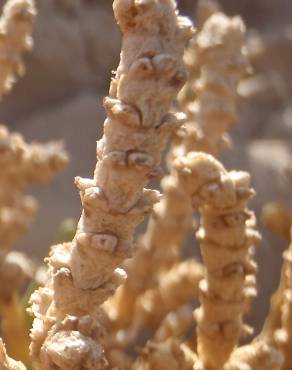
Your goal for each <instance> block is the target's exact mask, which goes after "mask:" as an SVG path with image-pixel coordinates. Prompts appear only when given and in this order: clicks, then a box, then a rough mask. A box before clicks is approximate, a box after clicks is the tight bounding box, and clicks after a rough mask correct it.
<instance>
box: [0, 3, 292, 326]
mask: <svg viewBox="0 0 292 370" xmlns="http://www.w3.org/2000/svg"><path fill="white" fill-rule="evenodd" d="M219 2H220V4H221V5H222V7H223V9H224V11H225V12H226V13H227V14H229V15H237V14H239V15H241V16H242V18H243V19H244V21H245V22H246V25H247V27H248V49H249V52H250V57H251V63H252V66H253V76H252V77H250V78H248V79H247V80H246V81H244V83H243V84H242V86H241V88H240V94H241V99H240V101H239V109H240V122H238V124H237V125H236V126H235V127H234V130H233V131H232V133H231V134H232V138H233V143H234V148H233V149H232V150H231V151H229V152H226V153H224V154H223V156H222V159H223V162H224V164H225V165H226V166H227V168H228V169H233V168H234V169H242V170H248V171H249V172H250V173H251V176H252V183H253V186H254V188H255V189H256V191H257V197H256V199H255V200H254V201H253V205H252V206H253V209H254V210H255V211H256V213H257V215H258V216H260V213H261V209H262V206H263V205H264V204H265V203H266V202H268V201H275V200H276V201H281V202H283V204H285V205H287V206H288V207H289V206H290V209H291V210H292V186H291V183H289V180H288V178H287V176H286V174H285V170H286V168H287V167H288V166H289V165H290V166H291V163H292V161H291V148H292V147H291V143H292V73H291V66H292V1H291V0H278V1H275V0H241V1H234V0H222V1H219ZM3 3H4V1H3V0H0V5H1V6H3ZM36 3H37V8H38V16H37V20H36V24H35V29H34V49H33V52H32V53H31V54H30V55H27V56H26V58H25V62H26V67H27V72H26V75H25V76H24V78H22V79H20V80H19V82H18V83H17V84H16V86H15V88H14V89H13V91H12V93H11V94H10V95H9V96H7V97H5V98H4V99H3V101H2V102H1V105H0V120H1V122H2V123H4V124H6V125H7V126H8V127H9V129H10V130H11V131H19V132H21V133H22V134H23V135H24V137H25V139H26V140H27V141H33V140H39V141H49V140H62V141H64V143H65V146H66V148H67V150H68V152H69V154H70V163H69V165H68V166H67V167H66V169H65V170H64V171H63V172H62V173H61V174H60V175H58V176H57V177H56V179H55V180H54V181H53V183H52V184H50V185H49V186H46V187H36V188H35V189H32V190H31V193H32V194H34V195H35V196H36V198H37V199H38V200H39V204H40V209H39V212H38V217H37V219H36V222H35V223H34V225H33V227H32V228H31V230H30V232H29V233H28V234H27V236H26V237H25V238H23V239H22V240H21V242H19V243H18V245H17V247H18V248H19V249H22V250H25V251H26V252H27V253H28V254H29V255H31V256H33V258H35V259H36V260H41V259H42V258H43V257H44V256H45V255H47V253H48V250H49V247H50V245H51V244H52V243H54V241H55V240H56V238H57V234H58V227H59V225H60V223H61V221H62V220H64V218H67V217H75V218H76V219H78V217H79V215H80V201H79V196H78V191H77V189H76V188H75V186H74V183H73V179H74V177H75V176H76V175H79V176H83V177H91V176H92V172H93V169H94V165H95V141H96V140H98V138H100V136H101V134H102V126H103V121H104V118H105V114H104V110H103V108H102V98H103V97H104V96H105V95H106V94H107V91H108V85H109V80H110V77H111V71H112V70H114V69H115V68H116V66H117V64H118V60H119V51H120V32H119V29H118V27H117V25H116V23H115V21H114V18H113V14H112V8H111V6H112V1H110V0H36ZM178 4H179V8H180V10H181V12H182V13H183V14H188V15H189V16H190V17H191V18H193V19H194V21H195V9H196V1H192V0H181V1H178ZM289 22H291V23H289ZM259 228H260V230H261V232H262V233H263V242H262V243H261V245H260V248H259V251H258V263H259V284H258V285H259V292H260V294H259V297H258V298H257V300H256V302H255V308H254V312H253V314H252V318H251V320H252V322H253V323H256V325H257V327H259V325H260V323H261V322H262V321H263V317H264V316H265V315H266V311H267V309H268V302H269V297H270V295H271V293H272V292H273V290H274V289H275V288H276V286H277V283H278V280H279V269H280V265H281V261H282V260H281V254H282V252H283V250H284V248H286V247H287V244H288V242H287V240H285V239H284V238H283V239H282V238H280V237H277V236H275V235H273V234H272V233H271V232H269V231H267V230H266V229H264V227H263V225H262V224H261V223H260V222H259Z"/></svg>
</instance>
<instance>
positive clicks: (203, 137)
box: [181, 12, 249, 155]
mask: <svg viewBox="0 0 292 370" xmlns="http://www.w3.org/2000/svg"><path fill="white" fill-rule="evenodd" d="M245 34H246V30H245V25H244V23H243V21H242V19H241V18H240V17H232V18H230V17H227V16H226V15H224V14H223V13H220V12H217V13H214V14H213V15H211V16H210V17H209V18H208V19H207V20H206V22H205V23H204V25H203V27H202V29H201V31H200V32H199V33H198V35H197V36H196V39H195V41H194V42H193V43H192V44H191V46H190V49H189V50H188V53H187V57H186V59H187V66H188V70H189V69H192V68H193V67H192V66H193V65H195V66H196V65H197V64H199V65H200V67H201V68H200V77H199V79H198V80H197V73H196V74H195V75H194V79H193V80H191V79H190V80H189V82H188V84H187V87H186V89H187V93H185V95H184V96H183V97H182V100H181V103H182V106H183V109H184V111H185V112H186V113H187V123H186V130H185V132H183V131H182V135H185V136H186V138H185V151H186V152H189V151H191V150H197V151H205V152H207V153H210V154H212V155H218V152H219V151H220V150H222V149H224V148H226V147H229V146H230V142H229V138H228V137H227V135H226V132H227V131H228V129H229V128H230V127H231V126H232V125H233V124H234V123H235V122H236V121H237V87H238V84H239V82H240V80H241V79H242V78H243V76H245V75H246V74H247V71H248V69H249V63H248V58H247V53H246V47H245ZM189 97H190V98H191V97H196V100H195V101H194V100H190V99H189Z"/></svg>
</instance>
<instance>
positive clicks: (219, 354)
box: [175, 152, 259, 370]
mask: <svg viewBox="0 0 292 370" xmlns="http://www.w3.org/2000/svg"><path fill="white" fill-rule="evenodd" d="M175 167H176V169H177V174H178V175H177V176H178V177H179V179H180V186H181V189H184V191H185V192H186V193H188V194H189V195H190V196H191V198H192V202H193V204H194V206H195V207H197V208H199V212H200V215H201V228H200V230H199V231H198V233H197V236H198V238H199V240H200V241H201V250H202V256H203V260H204V263H205V266H206V275H205V279H204V280H202V281H201V284H200V301H201V307H200V308H199V309H198V310H197V311H196V319H197V323H198V327H197V334H198V338H197V341H198V355H199V358H200V361H201V363H202V366H203V368H204V369H208V370H213V369H216V370H219V369H222V368H223V365H224V364H225V363H226V361H227V360H228V358H229V356H230V354H231V352H232V351H233V349H234V348H235V346H236V345H237V343H238V339H239V337H240V336H241V335H242V334H243V331H244V330H245V329H244V326H243V323H242V315H243V314H244V312H245V311H246V309H247V305H248V302H249V295H250V294H252V295H255V293H256V292H255V291H254V290H253V289H252V290H251V289H250V288H249V287H248V285H247V278H248V277H249V275H253V274H254V273H255V269H256V265H255V263H254V262H253V245H254V243H256V242H257V241H258V240H259V234H258V233H257V232H256V231H255V230H254V227H255V218H254V215H253V214H252V213H251V212H250V211H248V210H247V209H246V202H247V200H248V199H249V198H250V197H251V196H252V195H253V194H254V193H253V190H252V189H250V188H249V182H250V179H249V174H248V173H245V172H235V171H231V172H227V171H226V170H225V169H224V167H223V166H222V165H221V164H220V162H218V161H216V160H215V159H214V158H213V157H212V156H210V155H208V154H205V153H194V152H192V153H189V154H188V155H187V156H185V157H182V158H181V159H178V160H177V161H176V164H175Z"/></svg>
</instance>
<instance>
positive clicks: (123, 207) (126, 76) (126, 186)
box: [31, 0, 191, 370]
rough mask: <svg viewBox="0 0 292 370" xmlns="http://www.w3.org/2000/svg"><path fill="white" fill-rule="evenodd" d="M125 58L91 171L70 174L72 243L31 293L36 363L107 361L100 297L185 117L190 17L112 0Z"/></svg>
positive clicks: (142, 0) (162, 5) (153, 198)
mask: <svg viewBox="0 0 292 370" xmlns="http://www.w3.org/2000/svg"><path fill="white" fill-rule="evenodd" d="M113 7H114V12H115V16H116V19H117V21H118V23H119V25H120V27H121V30H122V33H123V46H122V53H121V62H120V65H119V67H118V70H117V72H116V75H115V78H114V79H113V80H112V83H111V87H110V96H109V97H108V98H106V99H105V100H104V105H105V108H106V111H107V115H108V118H107V119H106V121H105V125H104V136H103V138H102V139H101V140H100V141H99V142H98V144H97V165H96V169H95V172H94V179H82V178H79V177H78V178H76V184H77V186H78V188H79V190H80V196H81V201H82V206H83V213H82V216H81V219H80V221H79V224H78V228H77V232H76V235H75V237H74V239H73V241H72V242H70V243H65V244H62V245H57V246H55V247H53V249H52V252H51V256H50V258H49V265H50V273H51V278H50V281H49V282H48V284H47V286H46V287H45V288H43V289H40V290H39V291H37V292H36V293H34V294H33V296H32V299H31V301H32V311H33V312H34V315H35V317H36V318H35V320H34V326H33V329H32V335H31V337H32V345H31V352H32V355H33V358H34V359H35V361H36V363H37V367H38V369H41V370H47V369H54V370H56V369H62V370H69V369H80V368H81V367H82V369H95V370H97V369H105V368H106V367H107V360H106V358H105V356H104V353H103V348H102V342H103V341H102V335H103V333H104V331H103V329H102V327H101V325H100V321H99V315H100V305H101V304H102V303H103V302H104V301H105V300H106V299H108V297H110V296H111V295H112V294H113V292H114V291H115V289H116V288H117V287H118V286H119V285H120V284H121V283H122V282H123V281H124V280H125V273H124V272H123V270H121V269H119V268H118V267H119V266H121V265H122V263H123V261H124V260H125V259H126V258H129V257H130V256H131V255H132V252H133V237H134V231H135V229H136V227H137V225H139V224H140V223H141V222H142V220H143V218H144V217H145V215H146V214H147V213H149V212H150V211H151V209H152V206H153V204H154V203H155V202H157V201H158V199H159V194H158V193H157V192H156V191H152V190H148V189H144V186H145V185H146V184H147V183H148V182H149V180H150V179H151V178H153V177H155V176H156V175H157V173H158V172H159V171H158V166H159V162H160V157H161V151H162V150H163V148H164V145H165V143H166V141H167V138H168V136H169V134H170V132H171V131H173V130H175V129H176V128H177V127H178V126H179V125H180V124H181V120H180V119H179V118H178V117H177V116H176V115H174V114H171V113H170V108H171V106H172V102H173V100H174V98H175V96H176V94H177V92H178V91H179V89H180V88H181V86H182V84H183V83H184V81H185V78H186V76H185V72H184V71H183V69H182V67H183V63H182V56H183V51H184V46H185V43H186V41H187V40H188V39H189V37H190V35H191V24H190V22H189V21H187V20H186V19H185V18H182V17H178V16H177V14H176V4H175V2H174V1H172V0H135V1H134V0H115V1H114V3H113Z"/></svg>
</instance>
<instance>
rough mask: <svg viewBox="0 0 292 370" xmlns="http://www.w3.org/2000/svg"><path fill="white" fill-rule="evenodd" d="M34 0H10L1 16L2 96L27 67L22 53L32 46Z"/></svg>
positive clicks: (0, 93)
mask: <svg viewBox="0 0 292 370" xmlns="http://www.w3.org/2000/svg"><path fill="white" fill-rule="evenodd" d="M35 15H36V10H35V5H34V0H8V1H7V2H6V4H5V5H4V8H3V14H2V16H1V18H0V53H1V57H0V97H2V96H3V95H5V94H7V93H8V92H9V91H10V90H11V88H12V87H13V85H14V83H15V82H16V79H17V77H18V76H22V75H23V74H24V72H25V67H24V64H23V61H22V53H23V52H25V51H29V50H30V49H31V48H32V38H31V33H32V27H33V21H34V17H35Z"/></svg>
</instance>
